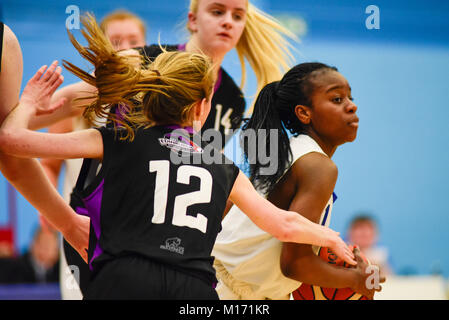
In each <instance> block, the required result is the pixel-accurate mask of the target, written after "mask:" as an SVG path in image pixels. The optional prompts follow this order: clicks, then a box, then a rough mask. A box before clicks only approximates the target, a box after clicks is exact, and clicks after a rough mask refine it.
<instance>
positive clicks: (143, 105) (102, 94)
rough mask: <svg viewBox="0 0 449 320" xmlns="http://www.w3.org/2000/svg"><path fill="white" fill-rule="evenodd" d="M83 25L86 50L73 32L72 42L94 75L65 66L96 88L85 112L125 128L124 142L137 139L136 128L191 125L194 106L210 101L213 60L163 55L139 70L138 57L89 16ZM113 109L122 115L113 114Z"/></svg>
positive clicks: (185, 54) (190, 55) (193, 55)
mask: <svg viewBox="0 0 449 320" xmlns="http://www.w3.org/2000/svg"><path fill="white" fill-rule="evenodd" d="M82 24H83V26H84V29H82V30H81V33H82V34H83V36H84V38H86V40H87V43H88V46H87V47H83V46H81V45H80V44H79V43H78V41H76V39H75V38H74V36H73V35H72V34H71V33H70V32H69V37H70V41H71V42H72V44H73V46H74V47H75V48H76V49H77V50H78V52H79V53H80V54H81V56H82V57H84V58H85V59H86V60H88V61H89V62H90V63H92V64H93V65H94V67H95V72H94V75H91V74H89V73H88V72H86V71H84V70H82V69H80V68H78V67H77V66H75V65H73V64H72V63H70V62H67V61H65V60H64V61H63V65H64V67H66V68H67V69H68V70H69V71H70V72H71V73H73V74H75V75H76V76H77V77H79V78H80V79H81V80H83V81H85V82H87V83H89V84H90V85H92V86H95V87H96V88H97V89H98V92H97V94H96V95H95V96H94V97H88V99H92V98H94V99H95V100H94V101H93V102H92V103H91V104H90V105H88V106H86V108H85V110H84V113H83V115H84V116H85V117H86V118H87V119H88V120H89V122H93V120H94V119H96V118H106V119H108V121H112V122H113V123H114V126H118V125H120V126H123V127H124V128H125V129H126V131H127V135H126V136H124V137H121V138H123V139H129V140H133V139H134V130H135V129H136V128H137V127H141V126H145V127H148V126H151V125H153V124H155V123H158V124H182V123H185V122H186V121H189V120H191V119H190V117H191V110H192V108H193V106H194V105H195V104H196V103H197V102H200V101H201V100H202V99H204V98H206V99H209V97H210V95H211V93H212V90H213V84H214V81H215V79H214V72H213V64H212V62H211V59H210V58H209V57H207V56H205V55H203V54H199V53H188V52H178V51H174V52H167V51H164V52H163V53H162V54H160V55H159V56H158V57H157V58H156V59H155V60H154V62H153V63H151V64H150V65H149V66H148V67H146V68H141V64H142V58H141V57H140V55H137V54H136V55H130V54H129V51H128V52H127V51H125V52H117V51H116V50H115V49H114V48H113V47H112V44H111V43H110V41H109V40H108V39H107V37H106V36H105V35H104V34H103V32H102V31H101V30H100V28H99V26H98V24H97V22H96V20H95V18H94V17H93V16H92V15H91V14H87V15H86V16H83V17H82ZM115 104H118V105H119V112H118V113H113V112H109V109H110V106H111V105H115Z"/></svg>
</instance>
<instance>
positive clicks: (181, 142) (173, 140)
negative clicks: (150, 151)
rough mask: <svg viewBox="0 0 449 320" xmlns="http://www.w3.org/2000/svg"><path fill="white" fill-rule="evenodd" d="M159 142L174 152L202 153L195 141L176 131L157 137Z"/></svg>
mask: <svg viewBox="0 0 449 320" xmlns="http://www.w3.org/2000/svg"><path fill="white" fill-rule="evenodd" d="M159 143H160V144H161V146H163V147H167V148H169V149H170V150H172V151H174V152H176V153H179V152H181V153H184V152H186V153H203V152H204V150H203V149H202V148H201V147H200V146H198V145H197V144H196V143H195V142H193V141H191V140H189V139H187V138H185V137H184V136H182V135H179V134H176V133H167V134H166V135H164V137H163V138H159Z"/></svg>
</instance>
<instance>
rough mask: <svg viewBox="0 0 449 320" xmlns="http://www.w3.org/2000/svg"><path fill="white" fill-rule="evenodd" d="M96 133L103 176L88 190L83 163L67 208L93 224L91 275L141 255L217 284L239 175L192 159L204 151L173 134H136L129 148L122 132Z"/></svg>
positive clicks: (230, 167)
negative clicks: (217, 262)
mask: <svg viewBox="0 0 449 320" xmlns="http://www.w3.org/2000/svg"><path fill="white" fill-rule="evenodd" d="M98 130H99V131H100V132H101V135H102V138H103V146H104V156H103V163H102V166H101V169H100V171H99V173H98V174H97V175H96V177H95V178H94V179H93V181H92V182H91V183H90V184H89V185H88V186H87V187H85V179H86V177H88V176H89V173H88V171H89V163H88V162H89V161H88V160H85V163H84V164H83V168H82V170H81V173H80V176H79V178H78V182H77V185H76V186H75V189H74V191H73V194H72V202H71V205H72V207H73V208H74V209H75V210H76V211H77V212H78V213H79V214H85V215H88V216H89V217H90V218H91V239H90V243H89V266H90V268H91V270H93V271H94V273H95V272H96V271H97V270H99V269H100V268H101V266H102V264H103V263H104V262H107V261H109V260H111V259H114V258H115V257H123V256H127V255H138V256H143V257H146V258H148V259H151V260H153V261H156V262H160V263H163V264H168V265H170V266H171V267H173V268H177V269H179V270H180V271H183V272H185V273H188V274H191V275H194V276H197V277H199V278H202V279H204V280H206V281H208V282H210V283H212V282H215V281H216V279H215V270H214V268H213V266H212V263H213V257H212V256H211V252H212V248H213V246H214V243H215V239H216V237H217V234H218V232H219V231H220V230H221V220H222V216H223V212H224V209H225V206H226V201H227V199H228V196H229V194H230V192H231V189H232V187H233V185H234V182H235V179H236V178H237V176H238V174H239V169H238V168H237V167H236V166H235V165H234V164H233V163H232V162H231V161H230V160H229V159H227V158H226V157H225V156H224V155H222V154H221V153H220V152H219V151H217V154H216V158H215V159H220V160H219V161H215V162H213V163H210V164H206V163H205V162H204V161H199V160H201V158H196V159H195V157H199V156H201V153H202V152H204V150H205V149H204V148H207V146H205V145H204V144H203V143H201V142H200V143H197V142H196V140H195V138H194V135H192V134H188V133H186V134H178V135H176V136H173V135H172V134H173V130H174V128H171V127H166V126H156V127H152V128H149V129H138V130H136V132H135V139H134V141H132V142H129V141H125V140H120V139H119V138H120V136H121V134H123V133H124V131H125V130H122V129H118V130H117V131H114V129H112V128H106V127H102V128H99V129H98ZM182 132H186V131H182ZM173 159H178V160H179V161H174V160H173ZM198 159H199V160H198ZM217 162H218V163H217Z"/></svg>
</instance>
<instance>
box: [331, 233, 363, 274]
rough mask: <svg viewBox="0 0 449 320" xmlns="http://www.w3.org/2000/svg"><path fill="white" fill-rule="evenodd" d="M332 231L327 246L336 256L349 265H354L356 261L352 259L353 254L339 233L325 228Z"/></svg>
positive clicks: (353, 257)
mask: <svg viewBox="0 0 449 320" xmlns="http://www.w3.org/2000/svg"><path fill="white" fill-rule="evenodd" d="M326 229H328V230H330V231H332V232H333V233H334V235H333V237H332V238H331V240H330V241H329V244H328V245H326V246H327V247H329V248H330V249H331V250H332V251H333V252H334V253H335V254H336V255H337V256H338V257H340V258H341V259H342V260H343V261H345V262H346V263H347V264H349V265H356V264H357V261H356V260H354V259H355V256H354V253H353V252H352V250H351V248H349V246H348V245H347V244H346V243H345V242H344V241H343V239H341V238H340V233H339V232H336V231H333V230H332V229H329V228H326Z"/></svg>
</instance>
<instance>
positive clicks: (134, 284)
mask: <svg viewBox="0 0 449 320" xmlns="http://www.w3.org/2000/svg"><path fill="white" fill-rule="evenodd" d="M84 299H85V300H196V299H199V300H218V294H217V292H216V291H215V289H214V288H213V286H212V285H211V284H209V283H207V282H206V281H204V280H202V279H200V278H198V277H195V276H192V275H189V274H187V273H184V272H181V271H179V270H176V269H174V268H172V267H170V266H169V265H166V264H163V263H159V262H155V261H153V260H150V259H148V258H145V257H141V256H137V255H130V256H125V257H119V258H115V259H113V260H111V261H108V262H106V263H105V264H104V265H102V267H101V269H100V270H98V272H96V274H95V276H94V277H93V279H92V280H91V282H90V284H89V287H88V289H87V292H86V294H85V295H84Z"/></svg>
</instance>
